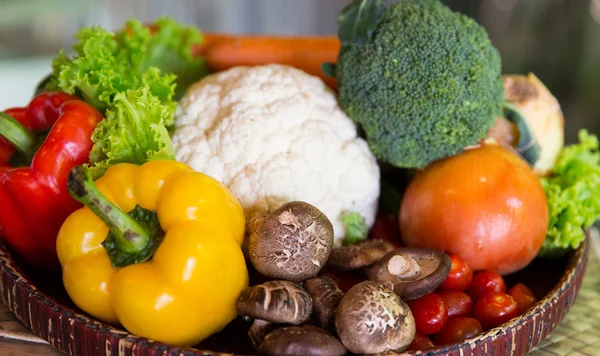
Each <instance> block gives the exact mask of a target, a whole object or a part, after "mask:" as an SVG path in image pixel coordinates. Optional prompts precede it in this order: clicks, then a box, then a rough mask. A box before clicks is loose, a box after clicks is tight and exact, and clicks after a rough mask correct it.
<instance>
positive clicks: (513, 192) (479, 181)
mask: <svg viewBox="0 0 600 356" xmlns="http://www.w3.org/2000/svg"><path fill="white" fill-rule="evenodd" d="M399 215H400V231H401V234H402V242H403V243H404V244H405V245H406V246H409V247H429V248H435V249H438V250H441V251H445V252H446V253H456V254H460V256H461V257H462V258H464V259H465V261H467V263H468V264H469V265H470V266H471V268H473V270H475V271H477V270H483V269H486V270H491V271H494V272H497V273H499V274H508V273H511V272H515V271H518V270H520V269H522V268H524V267H525V266H527V265H528V264H529V263H530V262H531V261H532V260H533V259H534V258H535V257H536V255H537V254H538V252H539V250H540V248H541V246H542V243H543V242H544V239H545V238H546V232H547V229H548V205H547V200H546V194H545V193H544V190H543V188H542V185H541V183H540V180H539V178H538V177H537V176H536V174H535V173H534V172H533V169H532V168H531V167H530V166H529V165H528V164H527V162H525V160H523V159H522V158H521V157H520V156H519V155H518V154H516V153H513V152H511V151H509V150H508V149H506V148H503V147H501V146H499V145H494V144H483V145H481V146H479V147H477V148H473V149H468V150H465V151H464V152H462V153H460V154H457V155H455V156H452V157H448V158H445V159H441V160H438V161H436V162H434V163H432V164H430V165H428V166H427V167H425V168H424V169H423V170H420V171H418V172H417V173H416V175H415V176H414V177H413V179H412V180H411V182H410V184H409V185H408V188H407V189H406V191H405V193H404V197H403V199H402V205H401V208H400V214H399Z"/></svg>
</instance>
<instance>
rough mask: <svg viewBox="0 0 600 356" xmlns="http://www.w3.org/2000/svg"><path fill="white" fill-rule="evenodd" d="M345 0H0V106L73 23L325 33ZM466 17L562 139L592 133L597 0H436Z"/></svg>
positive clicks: (598, 53)
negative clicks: (532, 87)
mask: <svg viewBox="0 0 600 356" xmlns="http://www.w3.org/2000/svg"><path fill="white" fill-rule="evenodd" d="M349 2H350V0H170V1H164V0H0V108H6V107H7V106H13V105H24V104H26V103H27V102H28V100H29V98H30V97H31V93H32V92H33V89H34V87H35V85H36V84H37V81H38V80H39V79H40V78H41V77H42V76H43V75H44V74H46V73H47V72H48V71H49V70H50V60H51V58H52V57H53V56H55V55H56V53H57V51H58V50H59V49H60V48H66V49H67V50H68V49H69V48H70V47H71V45H72V43H73V41H74V37H73V35H74V34H75V32H77V30H78V29H79V28H80V27H81V26H87V25H92V24H97V25H102V26H105V27H106V28H109V29H118V28H119V27H121V26H122V25H123V23H124V22H125V21H126V20H127V19H129V18H131V17H136V18H138V19H140V20H142V21H152V20H153V19H155V18H156V17H158V16H162V15H167V16H171V17H173V18H175V19H177V20H179V21H182V22H185V23H189V24H194V25H197V26H199V27H200V28H201V29H202V30H204V31H219V32H232V33H270V34H335V33H336V31H337V25H336V22H335V20H336V16H337V13H338V12H339V10H340V9H341V8H343V7H344V6H345V5H346V4H348V3H349ZM444 2H445V3H446V4H447V5H448V6H450V7H451V8H452V9H454V10H456V11H460V12H463V13H465V14H468V15H469V16H471V17H473V18H475V19H476V20H477V21H478V22H479V23H480V24H482V25H483V26H484V27H486V29H487V30H488V32H489V35H490V37H491V39H492V42H493V43H494V44H495V46H496V47H497V48H498V49H499V50H500V52H501V54H502V57H503V67H504V69H503V71H504V73H527V72H533V73H535V74H536V75H537V76H538V77H539V78H540V79H541V80H542V81H543V82H544V83H545V84H546V85H547V86H548V88H549V89H550V90H551V91H552V92H553V93H554V94H555V95H556V96H557V97H558V99H559V101H560V102H561V105H562V108H563V111H564V113H565V117H566V120H567V124H566V136H567V137H566V139H567V142H573V141H574V140H575V139H576V135H577V131H578V130H579V129H580V128H583V127H586V128H588V129H589V130H590V131H592V132H594V133H596V134H600V0H444Z"/></svg>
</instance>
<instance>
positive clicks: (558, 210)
mask: <svg viewBox="0 0 600 356" xmlns="http://www.w3.org/2000/svg"><path fill="white" fill-rule="evenodd" d="M579 141H580V142H579V143H578V144H574V145H570V146H567V147H565V148H563V150H562V151H561V153H560V155H559V156H558V159H557V161H556V165H555V166H554V171H553V174H552V175H551V176H550V177H549V178H541V182H542V186H543V187H544V190H545V191H546V196H547V199H548V212H549V216H550V221H549V227H548V234H547V237H546V240H544V244H543V246H542V249H541V251H540V253H539V256H540V257H560V256H562V255H564V254H565V253H567V252H568V251H570V250H571V249H575V248H577V247H579V245H580V244H581V243H582V242H583V241H584V240H585V229H588V228H590V227H591V226H592V225H593V224H594V223H595V222H596V221H597V220H598V219H600V152H598V146H599V143H598V138H597V137H596V136H594V135H592V134H590V133H588V132H587V131H586V130H581V131H580V132H579Z"/></svg>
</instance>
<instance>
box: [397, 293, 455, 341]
mask: <svg viewBox="0 0 600 356" xmlns="http://www.w3.org/2000/svg"><path fill="white" fill-rule="evenodd" d="M407 304H408V306H409V308H410V311H411V312H412V314H413V316H414V317H415V324H416V327H417V331H419V332H422V333H423V334H426V335H433V334H435V333H437V332H438V331H440V330H441V329H442V328H443V327H444V324H446V320H447V319H448V310H447V309H446V305H445V304H444V300H443V299H442V297H440V296H439V295H437V294H435V293H428V294H425V295H424V296H422V297H421V298H418V299H415V300H412V301H410V302H408V303H407Z"/></svg>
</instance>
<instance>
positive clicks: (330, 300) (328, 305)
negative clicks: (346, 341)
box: [304, 276, 344, 332]
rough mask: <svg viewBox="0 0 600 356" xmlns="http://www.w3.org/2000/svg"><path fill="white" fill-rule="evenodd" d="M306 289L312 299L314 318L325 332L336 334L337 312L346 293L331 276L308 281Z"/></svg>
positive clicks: (305, 284) (305, 283)
mask: <svg viewBox="0 0 600 356" xmlns="http://www.w3.org/2000/svg"><path fill="white" fill-rule="evenodd" d="M304 289H306V291H307V292H308V294H310V296H311V297H312V300H313V310H314V317H315V319H316V320H317V322H318V324H319V325H320V326H321V327H322V328H323V329H325V330H328V331H332V332H335V310H336V308H337V307H338V305H339V304H340V301H341V300H342V298H343V297H344V292H342V290H341V289H340V288H339V287H338V285H337V283H335V281H334V280H333V279H331V277H329V276H320V277H314V278H311V279H307V280H306V281H304Z"/></svg>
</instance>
